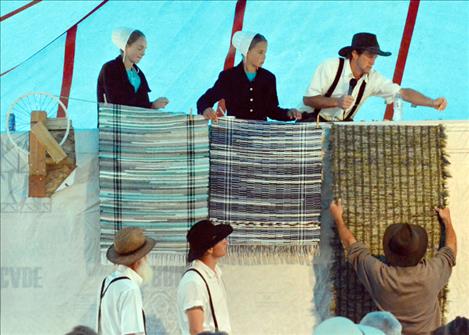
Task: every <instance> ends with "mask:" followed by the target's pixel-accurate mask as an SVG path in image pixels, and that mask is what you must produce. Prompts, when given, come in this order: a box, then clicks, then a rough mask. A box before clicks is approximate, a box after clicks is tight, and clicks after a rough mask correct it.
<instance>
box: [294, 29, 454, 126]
mask: <svg viewBox="0 0 469 335" xmlns="http://www.w3.org/2000/svg"><path fill="white" fill-rule="evenodd" d="M339 55H340V56H341V57H343V58H339V59H337V58H335V59H330V60H327V61H325V62H324V63H322V64H321V65H319V66H318V68H317V69H316V72H315V73H314V75H313V78H312V80H311V83H310V84H309V86H308V89H307V90H306V93H305V95H304V96H303V103H304V105H305V106H304V108H303V109H304V110H305V111H306V112H305V113H304V114H303V121H353V117H354V116H355V115H356V113H357V112H358V110H359V109H360V107H361V106H362V104H363V103H364V102H365V100H366V99H367V98H368V97H369V96H379V97H382V98H384V99H385V100H386V103H388V104H389V103H391V102H393V101H394V98H395V97H396V95H397V94H400V95H401V96H402V99H403V100H405V101H408V102H410V103H412V104H413V105H416V106H427V107H433V108H435V109H437V110H439V111H442V110H444V109H445V108H446V105H447V102H446V99H445V98H437V99H430V98H428V97H426V96H424V95H423V94H421V93H419V92H417V91H415V90H413V89H410V88H401V87H400V86H399V85H398V84H395V83H393V82H392V81H391V80H389V79H387V78H385V77H384V76H383V75H381V74H380V73H378V72H377V71H375V70H374V69H373V65H374V63H375V60H376V58H377V57H378V55H379V56H390V55H391V53H390V52H386V51H382V50H381V49H380V47H379V44H378V40H377V38H376V35H374V34H370V33H357V34H355V35H354V36H353V39H352V44H351V45H350V46H346V47H344V48H342V49H340V50H339ZM344 58H345V59H344Z"/></svg>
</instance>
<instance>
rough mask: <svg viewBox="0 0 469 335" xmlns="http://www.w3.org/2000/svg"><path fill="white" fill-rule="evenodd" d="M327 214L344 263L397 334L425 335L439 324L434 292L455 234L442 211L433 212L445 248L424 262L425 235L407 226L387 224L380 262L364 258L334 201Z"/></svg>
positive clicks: (448, 263) (444, 276)
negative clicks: (395, 323) (396, 325)
mask: <svg viewBox="0 0 469 335" xmlns="http://www.w3.org/2000/svg"><path fill="white" fill-rule="evenodd" d="M329 210H330V213H331V215H332V218H333V219H334V221H335V223H336V227H337V232H338V234H339V238H340V240H341V241H342V244H343V245H344V247H345V249H346V250H347V253H346V254H347V260H348V261H349V262H350V263H351V264H352V266H353V268H354V269H355V271H356V273H357V276H358V278H359V279H360V282H361V283H362V284H363V286H365V288H366V289H367V291H368V292H369V293H370V295H371V297H372V298H373V300H374V302H375V303H376V305H377V307H378V308H379V309H380V310H382V311H389V312H391V313H392V314H394V315H395V316H396V318H397V319H398V320H399V321H400V322H401V324H402V328H403V329H402V330H403V334H406V335H407V334H429V333H430V332H431V331H432V330H434V329H435V328H437V327H439V326H440V325H441V319H440V316H441V312H440V306H439V304H438V294H439V292H440V291H441V289H442V288H443V287H444V286H445V285H446V284H447V283H448V280H449V277H450V275H451V270H452V267H453V266H454V265H455V262H456V233H455V232H454V229H453V225H452V223H451V216H450V212H449V209H448V208H443V209H440V208H435V211H436V212H437V213H438V215H439V217H440V219H441V221H442V223H443V225H444V229H445V237H446V238H445V245H444V246H443V247H442V248H441V249H440V250H439V251H438V252H437V253H436V254H435V255H434V256H433V258H432V259H430V260H425V259H424V258H423V257H424V256H425V252H426V250H427V244H428V236H427V232H426V231H425V229H424V228H422V227H420V226H417V225H413V224H391V225H390V226H388V227H387V228H386V230H385V232H384V236H383V249H384V255H385V257H386V263H384V262H382V261H380V260H378V259H377V258H375V257H373V256H372V255H371V254H370V251H369V249H368V248H367V247H366V246H365V244H363V243H362V242H358V241H357V240H356V238H355V237H354V236H353V234H352V232H351V231H350V230H349V229H348V228H347V226H346V225H345V223H344V220H343V218H342V214H343V208H342V204H341V202H340V200H338V201H333V202H332V203H331V205H330V208H329Z"/></svg>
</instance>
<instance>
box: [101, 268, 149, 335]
mask: <svg viewBox="0 0 469 335" xmlns="http://www.w3.org/2000/svg"><path fill="white" fill-rule="evenodd" d="M122 279H128V280H130V278H129V277H126V276H123V277H117V278H114V279H113V280H111V282H110V283H109V284H108V286H107V287H106V289H104V284H105V283H106V278H104V280H103V283H102V284H101V293H100V295H99V309H98V334H99V331H100V328H101V302H102V301H103V297H104V295H105V294H106V292H107V290H108V289H109V286H111V284H112V283H114V282H116V281H118V280H122ZM142 316H143V328H144V329H145V334H146V333H147V325H146V318H145V312H144V311H143V308H142Z"/></svg>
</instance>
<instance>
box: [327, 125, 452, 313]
mask: <svg viewBox="0 0 469 335" xmlns="http://www.w3.org/2000/svg"><path fill="white" fill-rule="evenodd" d="M331 143H332V164H333V175H334V177H333V178H334V182H333V192H334V195H335V196H336V197H340V198H341V199H342V202H343V204H344V219H345V222H346V223H347V225H348V227H349V228H350V230H351V231H352V232H353V233H354V235H355V236H356V238H357V240H360V241H363V242H364V243H365V244H366V245H367V246H369V247H370V251H371V254H372V255H374V256H377V257H380V258H381V257H383V258H384V252H383V246H382V238H383V234H384V231H385V229H386V227H388V226H389V225H391V224H393V223H412V224H417V225H420V226H422V227H424V228H425V229H426V231H427V233H428V237H429V242H428V250H427V254H426V257H432V256H433V254H434V253H435V252H436V251H437V250H438V247H439V245H440V225H439V222H438V218H437V215H436V214H435V212H434V210H433V208H434V207H436V206H444V205H446V199H447V189H446V178H447V177H448V176H449V175H448V173H447V171H446V166H447V165H448V164H449V162H448V159H447V157H446V153H445V146H446V137H445V133H444V128H443V126H404V125H377V126H371V125H334V126H333V127H332V129H331ZM333 243H334V246H333V248H334V251H335V263H334V268H333V276H334V293H335V302H334V306H332V307H333V308H334V309H335V314H336V315H341V316H345V317H348V318H350V319H352V320H354V321H355V322H359V321H360V319H361V318H362V317H363V316H364V315H365V314H366V313H368V312H370V311H372V310H375V309H376V306H375V304H374V303H373V301H372V300H371V298H370V296H369V295H368V293H367V292H366V290H365V289H364V287H363V286H362V285H361V284H360V283H359V281H358V278H357V276H356V274H355V272H354V270H353V269H352V267H351V266H350V264H348V263H347V262H346V261H345V257H344V253H343V248H342V246H341V245H340V242H339V241H338V238H337V236H336V239H335V240H334V242H333ZM445 292H446V291H445V290H443V291H442V292H441V294H440V304H441V306H442V311H444V310H445V304H446V293H445Z"/></svg>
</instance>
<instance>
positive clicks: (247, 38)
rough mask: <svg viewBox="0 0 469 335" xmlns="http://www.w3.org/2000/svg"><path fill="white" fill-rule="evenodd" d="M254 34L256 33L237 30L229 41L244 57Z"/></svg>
mask: <svg viewBox="0 0 469 335" xmlns="http://www.w3.org/2000/svg"><path fill="white" fill-rule="evenodd" d="M254 36H256V33H253V32H251V31H242V30H239V31H237V32H236V33H235V34H234V35H233V39H232V41H231V43H233V46H234V47H235V48H236V49H237V50H238V51H239V52H241V54H242V55H243V56H244V57H246V55H247V54H248V51H249V46H250V45H251V42H252V40H253V38H254Z"/></svg>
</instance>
